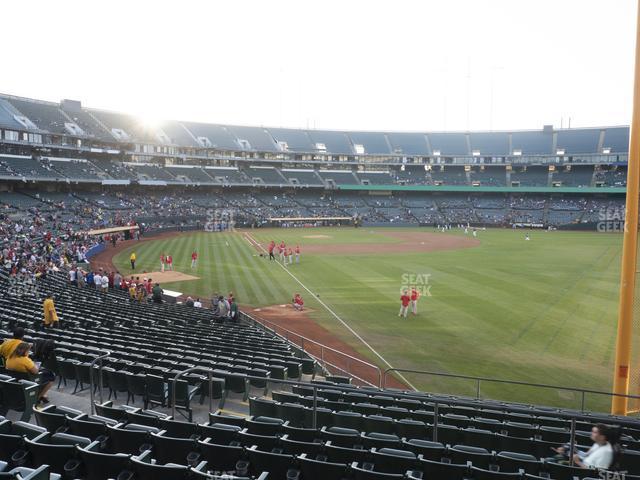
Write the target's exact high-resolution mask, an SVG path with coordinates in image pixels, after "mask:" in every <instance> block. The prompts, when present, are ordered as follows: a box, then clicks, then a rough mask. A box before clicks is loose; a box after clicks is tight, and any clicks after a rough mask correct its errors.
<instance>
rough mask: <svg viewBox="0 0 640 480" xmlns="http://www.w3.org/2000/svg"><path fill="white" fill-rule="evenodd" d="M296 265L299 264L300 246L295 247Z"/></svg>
mask: <svg viewBox="0 0 640 480" xmlns="http://www.w3.org/2000/svg"><path fill="white" fill-rule="evenodd" d="M296 263H300V245H296Z"/></svg>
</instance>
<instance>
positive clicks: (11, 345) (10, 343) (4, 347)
mask: <svg viewBox="0 0 640 480" xmlns="http://www.w3.org/2000/svg"><path fill="white" fill-rule="evenodd" d="M23 338H24V328H22V327H17V328H16V329H15V330H14V331H13V338H7V339H6V340H5V341H4V342H2V344H1V345H0V356H1V357H2V358H4V361H5V362H6V361H7V359H8V358H9V357H10V356H11V354H12V353H13V352H14V350H15V349H16V347H17V346H18V345H20V344H21V343H22V339H23Z"/></svg>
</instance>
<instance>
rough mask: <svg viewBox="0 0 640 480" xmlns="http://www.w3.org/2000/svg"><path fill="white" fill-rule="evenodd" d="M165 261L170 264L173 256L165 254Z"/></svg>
mask: <svg viewBox="0 0 640 480" xmlns="http://www.w3.org/2000/svg"><path fill="white" fill-rule="evenodd" d="M167 263H168V264H172V263H173V258H172V257H171V255H168V256H167Z"/></svg>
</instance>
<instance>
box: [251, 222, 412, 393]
mask: <svg viewBox="0 0 640 480" xmlns="http://www.w3.org/2000/svg"><path fill="white" fill-rule="evenodd" d="M243 235H244V236H245V238H246V239H247V240H249V243H251V244H253V245H254V246H257V247H258V248H261V249H262V251H263V252H264V253H269V252H267V250H266V249H265V248H264V247H263V246H262V245H261V244H260V242H258V241H256V239H255V238H253V237H252V236H251V234H249V233H246V232H243ZM276 263H277V264H278V265H279V266H280V268H282V269H283V270H284V271H285V272H287V273H288V274H289V276H290V277H291V278H293V279H294V280H295V281H296V282H298V283H299V284H300V286H301V287H302V288H304V289H305V290H306V291H307V292H309V293H310V294H311V295H312V296H313V297H314V298H315V299H316V300H317V301H318V303H320V305H322V306H323V307H324V308H325V309H326V310H327V311H328V312H329V313H330V314H331V315H333V316H334V317H335V319H336V320H338V321H339V322H340V323H341V324H342V325H344V327H345V328H346V329H347V330H349V331H350V332H351V333H352V334H353V335H354V336H355V337H356V338H357V339H358V340H360V341H361V342H362V343H363V344H364V345H365V346H366V347H367V348H368V349H369V350H371V351H372V352H373V353H374V355H375V356H376V357H378V358H379V359H380V360H382V361H383V362H384V363H385V364H386V365H387V366H388V367H389V368H394V366H393V365H391V364H390V363H389V362H387V360H386V359H385V358H384V357H383V356H382V355H380V354H379V353H378V352H377V351H376V350H375V349H374V348H373V347H372V346H371V345H369V343H367V341H366V340H365V339H364V338H362V337H361V336H360V335H359V334H358V333H357V332H356V331H355V330H354V329H353V328H351V327H350V326H349V325H348V324H347V322H345V321H344V320H342V318H340V317H339V316H338V314H337V313H336V312H334V311H333V310H332V309H331V308H330V307H329V306H328V305H327V304H326V303H324V302H323V301H322V300H320V297H318V296H317V295H315V294H314V293H313V292H312V291H311V290H309V289H308V288H307V286H306V285H305V284H304V283H302V282H301V281H300V280H299V279H298V277H296V276H295V275H294V274H293V273H291V272H290V271H289V270H288V269H287V268H286V267H285V266H284V265H282V264H281V263H280V262H278V261H277V260H276ZM395 374H396V375H398V376H399V377H400V378H401V379H402V380H403V381H404V382H405V383H406V384H407V385H409V386H410V387H411V388H413V389H414V390H415V391H416V392H417V391H418V389H417V388H416V387H414V386H413V385H412V384H411V382H409V380H407V379H406V378H405V377H404V376H403V375H402V374H400V373H399V372H395Z"/></svg>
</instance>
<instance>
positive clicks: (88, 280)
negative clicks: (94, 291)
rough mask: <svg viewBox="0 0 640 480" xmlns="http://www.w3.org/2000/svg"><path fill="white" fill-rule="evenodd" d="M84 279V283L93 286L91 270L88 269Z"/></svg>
mask: <svg viewBox="0 0 640 480" xmlns="http://www.w3.org/2000/svg"><path fill="white" fill-rule="evenodd" d="M85 280H86V282H85V283H86V284H87V286H89V287H93V286H94V282H93V272H91V271H90V272H89V273H87V276H86V277H85Z"/></svg>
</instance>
